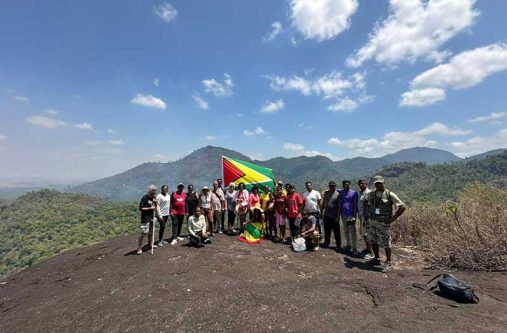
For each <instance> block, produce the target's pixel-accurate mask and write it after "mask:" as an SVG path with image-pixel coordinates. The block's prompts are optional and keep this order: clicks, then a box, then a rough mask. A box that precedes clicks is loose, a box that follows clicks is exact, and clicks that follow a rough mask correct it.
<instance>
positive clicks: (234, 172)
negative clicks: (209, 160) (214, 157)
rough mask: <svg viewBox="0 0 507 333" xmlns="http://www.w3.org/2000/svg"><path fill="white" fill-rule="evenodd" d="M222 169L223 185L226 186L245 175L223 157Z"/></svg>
mask: <svg viewBox="0 0 507 333" xmlns="http://www.w3.org/2000/svg"><path fill="white" fill-rule="evenodd" d="M223 167H224V184H225V185H226V186H228V185H229V184H230V183H234V182H235V181H236V180H238V179H240V178H242V177H244V176H245V173H244V172H243V171H241V170H240V169H238V168H237V167H236V166H235V165H234V164H232V163H231V162H230V161H229V160H227V159H226V158H225V157H224V158H223Z"/></svg>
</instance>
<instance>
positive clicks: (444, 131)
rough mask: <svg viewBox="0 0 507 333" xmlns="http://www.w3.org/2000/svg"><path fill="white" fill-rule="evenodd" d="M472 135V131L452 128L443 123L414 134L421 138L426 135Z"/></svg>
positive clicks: (434, 124)
mask: <svg viewBox="0 0 507 333" xmlns="http://www.w3.org/2000/svg"><path fill="white" fill-rule="evenodd" d="M470 133H472V131H471V130H463V129H459V128H450V127H448V126H447V125H444V124H442V123H433V124H431V125H429V126H426V127H424V128H421V129H420V130H418V131H415V132H414V134H415V135H419V136H426V135H432V134H438V135H444V136H460V135H467V134H470Z"/></svg>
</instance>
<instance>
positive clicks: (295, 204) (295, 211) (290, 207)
mask: <svg viewBox="0 0 507 333" xmlns="http://www.w3.org/2000/svg"><path fill="white" fill-rule="evenodd" d="M302 210H303V199H302V198H301V196H300V195H299V194H298V193H296V188H295V187H294V186H292V185H291V186H290V188H289V194H288V195H287V197H285V212H286V214H287V217H288V219H289V228H290V235H291V239H290V240H289V241H288V243H290V244H292V240H294V238H296V237H297V236H298V235H299V225H297V224H296V219H301V211H302Z"/></svg>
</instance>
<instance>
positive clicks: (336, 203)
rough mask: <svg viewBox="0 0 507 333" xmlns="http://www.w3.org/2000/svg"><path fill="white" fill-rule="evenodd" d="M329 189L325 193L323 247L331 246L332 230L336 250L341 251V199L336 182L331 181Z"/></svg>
mask: <svg viewBox="0 0 507 333" xmlns="http://www.w3.org/2000/svg"><path fill="white" fill-rule="evenodd" d="M328 186H329V189H328V190H325V191H324V193H323V196H322V197H323V201H322V204H321V206H320V207H321V215H322V216H323V217H322V219H323V221H324V243H323V244H322V247H329V245H330V243H331V231H332V232H333V235H334V239H335V242H336V251H341V248H342V239H341V235H340V199H339V193H338V191H337V190H336V183H335V182H334V181H330V182H329V184H328Z"/></svg>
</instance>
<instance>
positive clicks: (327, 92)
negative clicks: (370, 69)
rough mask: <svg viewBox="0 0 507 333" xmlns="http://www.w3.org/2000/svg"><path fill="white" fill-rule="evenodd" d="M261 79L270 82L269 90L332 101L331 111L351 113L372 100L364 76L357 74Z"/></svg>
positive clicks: (267, 77)
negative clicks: (315, 96) (313, 95)
mask: <svg viewBox="0 0 507 333" xmlns="http://www.w3.org/2000/svg"><path fill="white" fill-rule="evenodd" d="M309 74H310V73H307V75H309ZM263 77H264V78H266V79H268V80H269V81H270V88H271V89H272V90H275V91H298V92H299V93H301V94H302V95H304V96H309V95H312V94H315V95H317V96H321V97H322V99H323V100H329V99H333V100H335V103H333V104H331V105H330V106H329V107H328V109H329V110H331V111H345V112H351V111H354V110H356V109H357V108H358V107H359V105H361V104H365V103H368V102H370V101H371V100H372V99H373V98H372V97H371V96H368V95H367V93H366V83H365V77H364V74H363V73H359V72H357V73H354V74H352V75H350V76H348V77H345V76H344V75H343V73H341V72H337V71H332V72H330V73H327V74H324V75H322V76H319V77H315V78H313V79H312V78H306V77H301V76H298V75H293V76H290V77H283V76H273V75H264V76H263Z"/></svg>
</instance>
